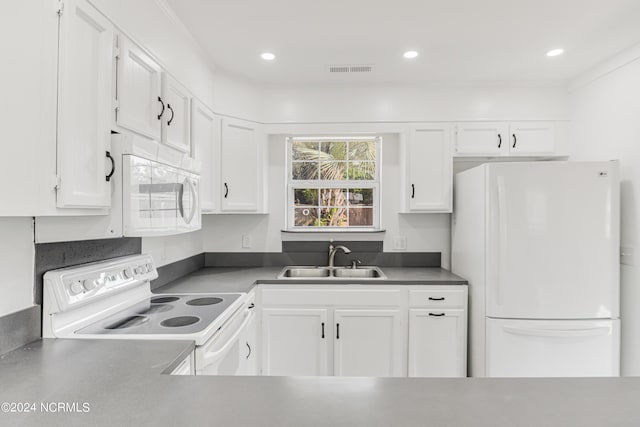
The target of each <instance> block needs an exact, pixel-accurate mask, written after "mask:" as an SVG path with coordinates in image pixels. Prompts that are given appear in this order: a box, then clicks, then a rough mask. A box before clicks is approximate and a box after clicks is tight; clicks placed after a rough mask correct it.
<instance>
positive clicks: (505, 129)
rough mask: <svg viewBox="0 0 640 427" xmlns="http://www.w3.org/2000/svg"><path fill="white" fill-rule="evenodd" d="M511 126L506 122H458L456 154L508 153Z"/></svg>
mask: <svg viewBox="0 0 640 427" xmlns="http://www.w3.org/2000/svg"><path fill="white" fill-rule="evenodd" d="M508 134H509V126H508V124H506V123H484V122H471V123H458V124H457V125H456V128H455V138H456V142H455V152H454V154H455V155H456V156H489V155H491V156H501V155H503V154H506V153H508V150H506V147H507V146H508V145H509V136H508Z"/></svg>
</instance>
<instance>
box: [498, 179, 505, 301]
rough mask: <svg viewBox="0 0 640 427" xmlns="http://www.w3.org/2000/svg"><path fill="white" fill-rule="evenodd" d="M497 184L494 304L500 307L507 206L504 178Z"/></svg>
mask: <svg viewBox="0 0 640 427" xmlns="http://www.w3.org/2000/svg"><path fill="white" fill-rule="evenodd" d="M497 183H498V265H497V270H498V271H497V274H496V283H495V289H496V302H497V304H498V305H502V293H501V292H500V281H501V280H502V276H503V274H502V270H503V268H504V266H505V258H506V256H507V205H506V201H505V194H504V192H505V189H504V177H503V176H499V177H498V178H497Z"/></svg>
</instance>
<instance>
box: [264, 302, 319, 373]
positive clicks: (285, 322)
mask: <svg viewBox="0 0 640 427" xmlns="http://www.w3.org/2000/svg"><path fill="white" fill-rule="evenodd" d="M328 312H329V310H328V309H327V308H264V309H263V310H262V346H261V348H262V374H263V375H287V376H290V375H297V376H322V375H329V369H328V365H327V339H326V337H327V331H326V328H327V327H328Z"/></svg>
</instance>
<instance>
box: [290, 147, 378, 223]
mask: <svg viewBox="0 0 640 427" xmlns="http://www.w3.org/2000/svg"><path fill="white" fill-rule="evenodd" d="M380 145H381V140H380V138H376V137H348V138H289V139H288V141H287V147H288V149H287V152H288V162H287V163H288V172H287V175H288V179H287V194H288V197H287V212H288V215H287V229H288V230H290V231H336V230H347V229H348V230H349V231H375V230H378V229H379V228H380Z"/></svg>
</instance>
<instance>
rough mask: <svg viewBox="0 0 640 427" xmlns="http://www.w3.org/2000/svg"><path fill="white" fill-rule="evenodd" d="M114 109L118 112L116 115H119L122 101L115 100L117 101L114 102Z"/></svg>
mask: <svg viewBox="0 0 640 427" xmlns="http://www.w3.org/2000/svg"><path fill="white" fill-rule="evenodd" d="M113 109H114V110H115V111H116V113H117V112H118V111H120V101H119V100H117V99H115V100H114V101H113Z"/></svg>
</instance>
